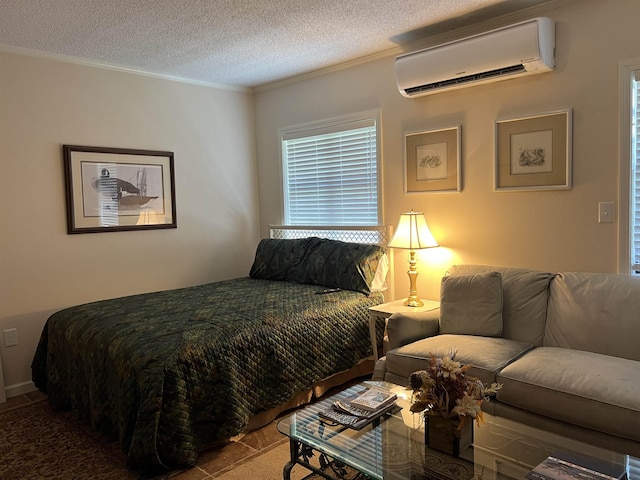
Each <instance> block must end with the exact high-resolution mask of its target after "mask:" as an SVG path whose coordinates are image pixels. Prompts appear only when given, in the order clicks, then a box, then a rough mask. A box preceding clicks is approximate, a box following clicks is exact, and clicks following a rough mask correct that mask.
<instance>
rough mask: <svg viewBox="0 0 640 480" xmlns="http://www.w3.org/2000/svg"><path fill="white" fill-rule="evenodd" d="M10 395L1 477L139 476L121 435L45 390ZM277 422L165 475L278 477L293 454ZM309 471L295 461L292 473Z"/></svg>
mask: <svg viewBox="0 0 640 480" xmlns="http://www.w3.org/2000/svg"><path fill="white" fill-rule="evenodd" d="M9 400H10V401H9V402H8V403H7V404H2V408H0V480H19V479H25V480H27V479H29V480H30V479H61V480H62V479H64V480H69V479H92V480H117V479H118V480H119V479H123V480H127V479H137V478H139V477H138V476H137V475H136V474H135V473H133V472H131V471H130V470H128V469H127V468H126V458H125V455H124V453H123V452H122V451H121V450H120V445H119V444H118V442H117V441H110V440H109V439H108V438H106V437H105V436H104V435H102V434H100V433H98V432H95V431H93V430H92V429H91V428H90V426H89V425H87V424H86V423H84V422H82V421H80V420H78V419H77V418H76V417H75V416H74V414H73V413H72V412H59V411H56V410H55V409H53V408H51V407H50V406H49V404H48V403H47V401H46V398H45V397H44V396H43V395H40V394H31V398H26V399H15V398H14V399H9ZM276 423H277V422H276V421H274V422H272V423H271V424H269V425H267V426H266V427H264V428H262V429H260V430H256V431H255V432H251V433H249V434H247V435H245V436H244V437H243V438H242V439H241V440H240V441H238V442H234V443H229V444H227V445H224V446H221V447H218V448H213V449H210V450H207V451H204V452H202V454H201V455H200V459H199V461H198V464H197V466H195V467H193V468H190V469H187V470H184V471H176V472H171V473H170V474H168V475H166V476H164V477H162V478H171V479H172V480H204V479H214V478H216V479H222V480H240V479H250V478H260V479H264V480H270V479H273V480H279V479H281V478H282V469H283V467H284V465H285V463H287V461H288V459H289V443H288V439H287V438H286V437H285V436H284V435H282V434H281V433H279V432H278V431H277V429H276ZM307 473H309V472H307V471H305V470H304V469H303V468H302V467H300V466H298V465H296V466H295V467H294V469H293V471H292V479H294V480H297V479H301V478H302V477H304V475H306V474H307Z"/></svg>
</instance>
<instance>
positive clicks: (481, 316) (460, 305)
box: [440, 272, 502, 337]
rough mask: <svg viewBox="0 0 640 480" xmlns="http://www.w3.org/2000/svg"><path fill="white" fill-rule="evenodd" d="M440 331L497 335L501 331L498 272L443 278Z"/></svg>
mask: <svg viewBox="0 0 640 480" xmlns="http://www.w3.org/2000/svg"><path fill="white" fill-rule="evenodd" d="M440 333H452V334H461V335H480V336H484V337H499V336H500V335H501V334H502V277H501V275H500V273H498V272H487V273H478V274H474V275H449V276H445V277H443V278H442V284H441V289H440Z"/></svg>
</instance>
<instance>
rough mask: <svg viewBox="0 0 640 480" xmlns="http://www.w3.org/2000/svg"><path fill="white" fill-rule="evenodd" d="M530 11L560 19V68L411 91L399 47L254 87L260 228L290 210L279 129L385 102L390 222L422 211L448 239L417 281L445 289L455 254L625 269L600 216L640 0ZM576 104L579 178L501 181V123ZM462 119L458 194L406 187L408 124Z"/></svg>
mask: <svg viewBox="0 0 640 480" xmlns="http://www.w3.org/2000/svg"><path fill="white" fill-rule="evenodd" d="M546 8H547V9H546V10H538V11H536V12H528V15H529V16H523V17H522V18H515V17H514V18H512V19H510V20H514V21H515V20H524V19H526V18H530V17H531V16H542V15H545V16H549V17H551V18H552V19H554V20H555V22H556V70H555V71H554V72H552V73H545V74H541V75H533V76H529V77H523V78H519V79H513V80H508V81H504V82H498V83H493V84H489V85H483V86H475V87H472V88H467V89H462V90H457V91H453V92H448V93H441V94H438V95H433V96H427V97H421V98H417V99H406V98H404V97H402V96H401V95H400V94H399V93H398V91H397V90H396V86H395V76H394V62H393V56H389V57H387V58H380V59H376V60H372V61H370V62H368V63H363V64H360V65H355V66H352V67H349V68H346V69H341V70H336V71H333V72H330V73H326V74H325V75H322V76H313V77H309V78H307V79H305V80H303V81H299V82H297V83H289V84H286V85H281V86H277V87H273V88H265V89H261V90H260V91H259V92H257V93H256V116H257V120H256V138H257V155H258V164H259V167H258V168H259V180H260V204H261V219H262V230H263V232H264V231H266V228H267V226H268V224H270V223H279V222H281V221H282V213H281V187H280V183H279V181H280V177H279V163H280V160H279V153H278V136H277V130H278V128H280V127H284V126H290V125H295V124H298V123H304V122H309V121H315V120H320V119H324V118H330V117H335V116H339V115H343V114H349V113H353V112H358V111H364V110H368V109H375V108H379V109H381V112H382V130H383V134H382V152H383V175H382V179H383V190H384V200H383V201H384V222H385V223H388V224H394V225H395V223H396V221H397V219H398V216H399V214H400V213H402V212H405V211H408V210H410V209H414V210H422V211H424V212H425V213H426V215H427V220H428V222H429V225H430V227H431V230H432V231H433V233H434V235H435V236H436V238H437V239H438V241H439V242H440V244H441V245H443V246H444V247H446V248H442V249H434V250H429V251H425V252H420V259H421V261H420V263H419V264H418V269H419V271H420V277H419V279H418V290H419V293H420V294H421V296H423V297H424V298H434V299H437V298H438V297H439V281H440V278H441V276H442V274H443V273H444V271H445V270H446V268H447V267H448V266H449V265H450V264H452V263H478V264H493V265H508V266H522V267H532V268H538V269H544V270H552V271H561V270H586V271H602V272H615V271H616V270H617V265H618V263H617V250H618V236H617V232H618V223H617V221H616V223H610V224H599V223H598V222H597V206H598V202H601V201H615V202H616V205H617V204H618V149H619V148H618V146H619V139H618V120H619V118H618V90H619V89H618V85H619V78H618V69H619V63H620V61H622V60H627V59H630V58H638V57H640V43H639V42H638V35H637V28H636V25H635V24H636V21H637V18H639V17H640V2H637V1H635V0H612V1H606V2H603V1H600V0H580V1H574V2H562V3H558V4H554V7H553V8H550V7H546ZM566 108H571V109H573V188H572V189H571V190H570V191H544V192H540V191H537V192H494V190H493V177H494V174H493V172H494V122H495V120H496V119H499V118H507V117H513V116H527V115H532V114H537V113H544V112H549V111H556V110H560V109H566ZM458 124H459V125H461V126H462V172H463V190H462V193H457V194H456V193H452V194H418V195H415V194H414V195H406V194H404V193H403V191H404V189H403V133H405V132H411V131H416V130H426V129H434V128H439V127H443V126H451V125H458ZM406 258H407V257H406V254H405V253H404V252H402V251H400V252H399V253H396V254H395V264H396V272H395V286H396V289H395V291H396V293H397V295H398V296H406V294H407V293H408V285H409V283H408V280H407V276H406V274H405V271H406V268H405V266H406V263H405V262H406Z"/></svg>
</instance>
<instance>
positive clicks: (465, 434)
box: [424, 415, 473, 457]
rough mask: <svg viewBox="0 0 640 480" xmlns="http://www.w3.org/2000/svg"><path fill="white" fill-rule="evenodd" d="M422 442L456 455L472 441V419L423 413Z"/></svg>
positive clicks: (440, 450)
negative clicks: (464, 419)
mask: <svg viewBox="0 0 640 480" xmlns="http://www.w3.org/2000/svg"><path fill="white" fill-rule="evenodd" d="M424 418H425V427H424V443H425V444H426V445H427V446H428V447H429V448H432V449H434V450H438V451H439V452H443V453H447V454H449V455H453V456H454V457H457V456H459V455H460V452H462V451H463V450H464V449H465V448H467V447H469V446H470V445H471V444H472V443H473V420H471V419H466V421H463V422H462V427H460V423H461V422H460V420H459V419H457V418H456V419H453V418H445V417H443V416H441V415H425V416H424Z"/></svg>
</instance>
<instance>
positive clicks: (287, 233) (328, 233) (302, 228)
mask: <svg viewBox="0 0 640 480" xmlns="http://www.w3.org/2000/svg"><path fill="white" fill-rule="evenodd" d="M269 236H270V237H271V238H280V239H292V238H306V237H320V238H329V239H331V240H341V241H343V242H353V243H370V244H374V245H381V246H383V247H386V246H387V243H389V241H390V240H391V225H374V226H361V225H355V226H352V225H346V226H326V225H311V226H309V225H270V226H269Z"/></svg>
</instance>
